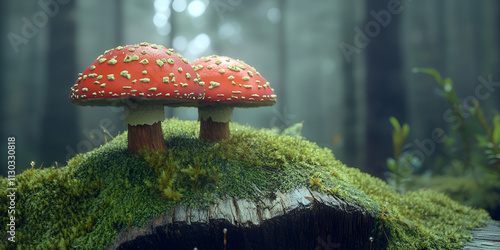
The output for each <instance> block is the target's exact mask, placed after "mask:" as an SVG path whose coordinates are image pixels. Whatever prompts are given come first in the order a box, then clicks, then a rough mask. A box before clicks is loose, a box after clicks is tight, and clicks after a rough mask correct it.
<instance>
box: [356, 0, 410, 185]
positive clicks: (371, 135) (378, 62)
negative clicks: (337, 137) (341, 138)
mask: <svg viewBox="0 0 500 250" xmlns="http://www.w3.org/2000/svg"><path fill="white" fill-rule="evenodd" d="M397 9H399V10H398V11H395V12H391V11H390V10H389V9H388V3H387V1H366V12H365V13H366V15H367V16H366V22H365V25H364V26H362V27H361V31H362V32H364V33H365V35H366V36H368V37H369V38H367V39H368V40H367V43H368V44H367V46H366V48H365V49H366V61H365V62H366V83H365V84H366V85H365V87H366V104H367V112H366V116H367V117H366V123H367V126H366V138H365V141H366V143H365V152H366V159H365V160H366V162H365V163H364V164H363V165H364V167H368V166H369V168H367V169H366V170H367V172H368V173H370V174H373V175H375V176H379V177H382V175H381V173H382V172H383V171H382V170H384V169H385V162H386V159H387V156H389V155H391V152H392V147H391V146H392V144H391V140H390V139H389V138H391V128H390V126H388V125H387V122H385V121H387V120H388V119H389V117H390V116H395V117H397V118H398V119H399V120H401V121H406V102H405V95H404V93H405V85H404V82H403V79H402V76H401V69H402V67H401V66H402V60H401V51H400V46H399V27H400V19H401V17H400V12H401V11H404V7H403V6H402V5H400V6H399V8H397ZM377 16H378V18H376V17H377ZM377 27H378V28H377Z"/></svg>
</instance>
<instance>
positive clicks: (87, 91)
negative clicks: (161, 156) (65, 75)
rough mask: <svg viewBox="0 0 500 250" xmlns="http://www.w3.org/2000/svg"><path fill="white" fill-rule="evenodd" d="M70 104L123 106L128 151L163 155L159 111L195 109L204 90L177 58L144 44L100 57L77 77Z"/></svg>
mask: <svg viewBox="0 0 500 250" xmlns="http://www.w3.org/2000/svg"><path fill="white" fill-rule="evenodd" d="M70 99H71V102H72V103H73V104H77V105H84V106H123V107H124V108H125V124H128V149H129V150H130V152H132V153H134V154H138V152H139V150H140V149H141V148H144V149H146V148H149V149H147V150H151V151H162V152H164V151H166V150H167V147H166V145H165V142H164V140H163V133H162V129H161V121H162V120H163V119H164V118H165V115H164V113H163V106H164V105H167V106H173V107H178V106H196V105H197V101H198V99H203V87H202V86H201V85H200V82H199V76H198V75H197V74H196V72H195V71H194V70H193V69H192V67H191V66H190V64H189V62H188V61H187V60H186V59H184V58H183V57H182V56H181V55H180V54H177V53H175V51H174V50H173V49H166V48H165V47H163V46H161V45H156V44H149V43H145V42H144V43H140V44H134V45H127V46H123V47H122V46H118V47H116V48H114V49H110V50H108V51H106V52H105V53H104V54H103V55H100V56H99V57H98V58H97V59H96V61H94V62H93V63H92V64H91V65H90V66H89V67H88V68H87V69H86V70H85V71H83V73H80V74H79V75H78V80H77V81H76V83H75V84H74V85H73V87H72V88H71V94H70Z"/></svg>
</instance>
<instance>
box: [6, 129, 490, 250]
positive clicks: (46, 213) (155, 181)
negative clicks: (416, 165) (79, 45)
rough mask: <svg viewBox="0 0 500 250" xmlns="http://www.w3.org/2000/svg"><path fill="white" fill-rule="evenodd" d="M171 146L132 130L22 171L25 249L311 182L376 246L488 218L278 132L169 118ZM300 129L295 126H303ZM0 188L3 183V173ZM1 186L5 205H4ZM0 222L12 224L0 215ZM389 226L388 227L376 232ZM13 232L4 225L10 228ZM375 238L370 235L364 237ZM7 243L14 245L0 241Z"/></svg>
mask: <svg viewBox="0 0 500 250" xmlns="http://www.w3.org/2000/svg"><path fill="white" fill-rule="evenodd" d="M162 128H163V132H164V135H165V142H166V144H167V147H168V152H167V153H164V154H159V153H149V154H148V153H146V154H145V156H144V157H139V156H136V155H132V154H130V153H129V152H128V151H127V146H126V143H127V141H126V139H127V134H126V133H123V134H121V135H119V136H117V137H116V138H115V139H114V140H113V141H111V142H109V143H107V144H105V145H103V146H101V147H99V148H97V149H95V150H93V151H91V152H89V153H86V154H79V155H77V156H75V157H74V158H72V159H71V160H69V161H68V163H67V165H66V166H65V167H62V168H54V167H51V168H46V169H32V170H31V169H30V170H27V171H25V172H24V173H22V174H20V175H18V176H17V177H16V183H17V187H18V192H17V193H16V195H17V197H16V198H17V200H16V201H17V204H18V205H17V206H16V226H17V231H16V241H17V244H18V246H20V247H21V248H23V249H24V248H35V247H36V248H55V247H57V248H67V247H72V248H85V247H90V246H92V247H96V248H105V247H106V246H108V245H109V244H110V243H111V242H112V241H113V240H114V237H115V236H116V235H117V234H118V233H119V232H122V231H125V230H127V228H128V227H129V226H141V225H144V224H145V223H146V222H148V221H149V220H151V219H153V218H155V217H156V216H158V215H160V214H161V213H163V212H166V211H168V210H169V209H170V208H172V207H174V206H178V205H188V206H192V207H203V206H208V205H210V204H212V203H213V202H214V201H216V200H217V199H221V198H225V197H227V195H230V196H236V197H241V198H248V199H256V198H257V197H259V196H268V197H271V196H272V195H273V194H274V192H276V191H278V190H279V191H281V192H288V191H290V190H293V189H295V188H297V187H302V186H312V187H311V188H312V189H314V190H317V191H320V192H324V193H329V194H334V195H336V196H338V197H340V198H342V199H344V200H346V201H349V202H351V203H354V204H357V205H359V206H360V207H362V208H363V209H365V210H367V211H369V212H371V213H372V214H374V215H375V216H376V217H377V218H379V222H378V224H377V228H374V229H373V232H382V233H379V234H378V235H373V238H374V244H375V245H377V246H385V245H388V246H389V248H391V249H403V248H404V249H409V248H410V249H411V248H415V249H420V248H458V247H460V246H461V245H462V244H463V243H464V242H465V241H466V240H469V239H470V238H471V237H470V229H471V228H474V227H478V226H481V225H483V224H484V223H485V221H487V220H488V219H489V216H488V214H487V213H486V212H484V211H483V210H474V209H472V208H469V207H465V206H461V205H459V204H458V203H456V202H454V201H453V200H451V199H449V198H448V197H447V196H445V195H443V194H441V193H437V192H435V191H432V190H418V191H412V192H407V193H405V194H400V193H397V192H395V191H394V190H393V189H392V188H391V187H389V186H388V185H387V184H386V183H385V182H384V181H382V180H380V179H378V178H374V177H371V176H369V175H368V174H365V173H361V172H360V171H359V170H358V169H355V168H349V167H347V166H345V165H344V164H342V163H341V162H340V161H338V160H336V159H335V157H334V156H333V154H332V152H331V151H330V150H329V149H326V148H320V147H318V146H317V145H316V144H315V143H312V142H309V141H307V140H304V139H303V138H302V137H300V129H298V130H297V129H294V130H296V131H295V132H294V133H289V134H292V135H293V136H285V135H280V134H279V133H278V132H277V131H275V130H265V129H261V130H256V129H253V128H251V127H248V126H242V125H238V124H235V123H232V124H231V130H232V131H231V134H232V135H231V139H230V140H227V141H222V142H219V143H211V142H204V141H200V140H198V139H197V137H198V129H199V124H198V122H194V121H179V120H176V119H170V120H166V121H165V122H163V126H162ZM297 128H298V126H297ZM0 183H1V185H2V187H5V186H6V185H7V179H6V178H1V179H0ZM6 195H7V191H6V189H2V190H0V209H1V210H2V211H6V210H7V204H8V203H7V196H6ZM0 223H1V225H4V227H5V225H6V224H7V223H8V218H7V216H2V217H0ZM378 229H383V230H378ZM6 231H7V230H2V233H1V234H5V232H6ZM368 240H369V239H367V241H368ZM0 244H5V245H0V248H2V247H5V248H11V247H13V245H11V243H9V242H7V243H0Z"/></svg>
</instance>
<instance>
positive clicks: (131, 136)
mask: <svg viewBox="0 0 500 250" xmlns="http://www.w3.org/2000/svg"><path fill="white" fill-rule="evenodd" d="M141 149H147V150H149V151H161V152H165V151H167V145H165V141H164V140H163V131H162V129H161V122H156V123H154V124H153V125H137V126H132V125H130V124H129V125H128V150H129V151H130V152H132V153H133V154H139V151H140V150H141Z"/></svg>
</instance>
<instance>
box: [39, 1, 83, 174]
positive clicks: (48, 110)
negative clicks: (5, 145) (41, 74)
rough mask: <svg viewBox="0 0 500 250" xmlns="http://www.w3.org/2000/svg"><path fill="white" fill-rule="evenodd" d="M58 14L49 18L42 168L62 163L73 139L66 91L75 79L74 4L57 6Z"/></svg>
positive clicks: (73, 117)
mask: <svg viewBox="0 0 500 250" xmlns="http://www.w3.org/2000/svg"><path fill="white" fill-rule="evenodd" d="M59 7H60V10H59V12H58V13H57V14H56V15H54V17H52V18H51V19H50V27H49V29H50V33H49V36H50V38H49V39H50V43H49V52H48V55H49V57H48V62H47V63H48V80H47V83H48V86H46V88H47V91H46V98H45V104H44V105H45V108H44V110H45V114H44V115H43V119H42V124H40V126H41V127H42V129H41V131H43V132H42V140H41V145H40V152H41V153H42V157H43V159H44V162H45V164H46V166H49V165H50V164H51V163H52V162H54V161H58V162H64V160H65V158H64V156H65V153H64V149H65V147H66V146H67V145H68V143H69V142H70V141H69V140H68V138H76V137H77V136H76V134H77V133H76V114H75V113H74V112H73V111H74V107H73V106H72V105H71V103H70V101H69V88H70V87H71V85H72V84H73V83H74V82H75V80H76V70H75V68H76V65H75V64H76V61H75V49H76V48H75V32H76V28H75V27H76V25H75V18H74V16H75V14H74V9H75V1H69V2H68V3H67V4H64V5H63V4H60V5H59Z"/></svg>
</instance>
